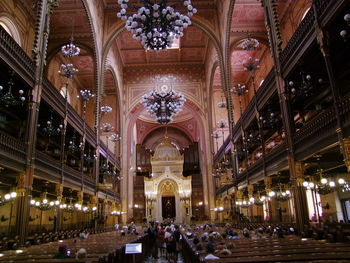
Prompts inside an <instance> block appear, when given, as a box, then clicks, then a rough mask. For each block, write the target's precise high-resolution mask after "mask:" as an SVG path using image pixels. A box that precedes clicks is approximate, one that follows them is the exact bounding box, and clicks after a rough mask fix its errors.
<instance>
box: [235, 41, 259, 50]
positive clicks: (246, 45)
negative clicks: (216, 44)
mask: <svg viewBox="0 0 350 263" xmlns="http://www.w3.org/2000/svg"><path fill="white" fill-rule="evenodd" d="M259 45H260V43H259V40H257V39H255V38H246V39H244V40H243V41H242V42H241V44H240V45H239V47H240V48H241V49H243V50H256V49H258V48H259Z"/></svg>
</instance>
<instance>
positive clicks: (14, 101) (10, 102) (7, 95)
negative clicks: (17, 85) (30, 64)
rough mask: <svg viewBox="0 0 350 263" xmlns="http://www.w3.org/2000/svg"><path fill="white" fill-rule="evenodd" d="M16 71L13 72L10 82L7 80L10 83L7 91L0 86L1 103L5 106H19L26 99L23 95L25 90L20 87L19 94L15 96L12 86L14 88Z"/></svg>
mask: <svg viewBox="0 0 350 263" xmlns="http://www.w3.org/2000/svg"><path fill="white" fill-rule="evenodd" d="M14 74H15V73H14V72H12V73H11V77H10V80H9V82H7V85H8V90H7V92H5V90H4V87H3V86H0V104H2V105H3V106H5V107H6V108H8V107H11V106H18V105H22V104H23V102H24V101H25V100H26V98H25V97H24V96H23V94H24V91H23V90H22V89H20V90H19V91H18V95H17V96H15V95H13V94H12V88H13V85H14V83H13V76H14Z"/></svg>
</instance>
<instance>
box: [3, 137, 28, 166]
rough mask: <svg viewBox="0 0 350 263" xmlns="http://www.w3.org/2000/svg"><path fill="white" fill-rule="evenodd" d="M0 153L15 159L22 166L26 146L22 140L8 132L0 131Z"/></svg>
mask: <svg viewBox="0 0 350 263" xmlns="http://www.w3.org/2000/svg"><path fill="white" fill-rule="evenodd" d="M0 153H1V154H2V155H3V157H6V158H8V159H10V160H12V161H15V162H16V163H19V164H21V165H23V167H24V165H25V161H26V160H25V156H26V154H25V153H26V147H25V143H24V142H22V141H20V140H18V139H16V138H14V137H12V136H10V135H8V134H5V133H3V132H0ZM2 159H4V158H2ZM23 169H24V168H23Z"/></svg>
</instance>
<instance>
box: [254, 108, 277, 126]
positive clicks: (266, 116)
mask: <svg viewBox="0 0 350 263" xmlns="http://www.w3.org/2000/svg"><path fill="white" fill-rule="evenodd" d="M259 120H260V121H261V124H262V127H263V128H265V129H277V128H279V127H281V125H282V121H281V118H280V115H279V114H276V113H275V112H274V111H273V110H272V109H271V107H269V108H268V109H267V112H266V113H261V115H260V117H259Z"/></svg>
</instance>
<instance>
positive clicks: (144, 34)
mask: <svg viewBox="0 0 350 263" xmlns="http://www.w3.org/2000/svg"><path fill="white" fill-rule="evenodd" d="M128 2H129V0H118V4H119V5H120V11H119V12H118V13H117V16H118V17H120V18H121V19H123V20H126V23H125V28H126V29H127V30H128V31H130V32H131V33H133V38H134V39H136V40H139V41H141V44H142V45H143V46H144V48H145V49H151V50H161V49H166V48H170V47H171V45H172V43H173V41H174V38H176V39H178V38H180V37H182V36H183V31H184V29H185V28H187V27H188V26H189V25H191V19H190V18H189V17H191V16H193V14H195V13H197V9H196V8H194V7H193V6H192V3H191V0H183V5H184V6H185V7H186V8H187V15H183V14H180V13H179V12H176V11H175V10H174V7H175V6H176V5H171V6H167V5H166V4H167V2H168V1H167V0H140V2H141V3H143V4H144V6H142V7H139V6H135V5H133V4H131V3H128ZM129 6H132V7H134V8H135V9H137V10H138V12H137V13H136V14H133V15H130V16H127V15H126V10H127V8H128V7H129Z"/></svg>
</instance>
